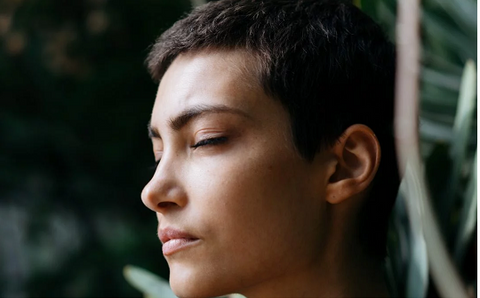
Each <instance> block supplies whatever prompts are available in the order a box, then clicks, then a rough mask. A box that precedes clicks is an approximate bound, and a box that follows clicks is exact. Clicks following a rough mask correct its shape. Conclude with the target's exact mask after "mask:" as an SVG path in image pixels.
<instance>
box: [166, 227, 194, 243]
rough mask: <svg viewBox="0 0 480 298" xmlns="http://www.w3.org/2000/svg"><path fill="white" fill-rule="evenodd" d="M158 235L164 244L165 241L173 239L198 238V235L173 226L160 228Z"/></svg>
mask: <svg viewBox="0 0 480 298" xmlns="http://www.w3.org/2000/svg"><path fill="white" fill-rule="evenodd" d="M158 237H159V238H160V241H161V242H162V244H165V242H167V241H170V240H172V239H198V238H197V237H195V236H193V235H191V234H189V233H187V232H184V231H180V230H177V229H174V228H171V227H167V228H164V229H160V230H159V231H158Z"/></svg>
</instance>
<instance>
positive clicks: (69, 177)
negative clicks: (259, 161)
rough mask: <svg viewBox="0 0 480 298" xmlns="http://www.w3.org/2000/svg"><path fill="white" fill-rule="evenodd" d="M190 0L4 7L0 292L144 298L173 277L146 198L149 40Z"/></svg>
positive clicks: (10, 2) (78, 0) (10, 0)
mask: <svg viewBox="0 0 480 298" xmlns="http://www.w3.org/2000/svg"><path fill="white" fill-rule="evenodd" d="M189 9H190V2H189V1H179V0H171V1H161V0H135V1H131V0H123V1H122V0H115V1H107V0H69V1H63V0H25V1H21V0H2V1H0V296H1V297H22V296H38V297H46V296H59V297H86V296H97V297H98V296H110V297H121V296H141V294H140V293H139V292H138V291H136V290H134V289H133V288H132V287H131V286H130V285H128V284H127V282H126V281H125V279H124V278H123V275H122V269H123V267H124V266H125V265H127V264H135V265H138V266H141V267H144V268H147V269H149V270H152V271H154V272H157V273H160V274H161V275H163V276H168V271H167V270H168V267H167V266H166V262H165V261H164V259H163V255H162V252H161V245H160V242H159V241H158V238H157V237H156V218H155V216H154V214H153V212H151V211H150V210H148V209H147V208H145V206H144V205H143V204H142V202H141V200H140V192H141V190H142V188H143V186H144V185H145V183H146V182H147V181H148V180H149V178H150V177H151V174H152V173H153V170H152V169H151V166H153V155H152V153H151V143H150V140H149V139H148V135H147V130H146V127H147V122H148V120H149V118H150V111H151V108H152V105H153V100H154V97H155V93H156V85H155V84H154V83H153V82H152V80H151V79H150V77H149V75H148V74H147V71H146V68H145V67H144V63H143V61H144V59H145V56H146V54H147V52H148V47H149V45H150V44H151V43H152V42H153V41H154V40H155V38H156V37H157V36H158V35H159V34H160V33H161V32H162V30H164V29H166V28H168V27H169V26H171V24H173V22H174V21H176V20H177V19H178V18H179V17H180V16H181V15H182V13H184V12H185V11H187V10H189Z"/></svg>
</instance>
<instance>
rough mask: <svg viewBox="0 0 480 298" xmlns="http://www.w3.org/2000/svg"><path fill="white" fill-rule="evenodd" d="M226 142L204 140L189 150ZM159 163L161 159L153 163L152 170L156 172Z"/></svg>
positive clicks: (216, 139) (218, 139) (214, 139)
mask: <svg viewBox="0 0 480 298" xmlns="http://www.w3.org/2000/svg"><path fill="white" fill-rule="evenodd" d="M226 141H227V137H218V138H210V139H204V140H201V141H199V142H198V143H196V144H195V145H193V146H191V148H193V149H197V148H198V147H202V146H210V145H219V144H222V143H225V142H226ZM160 161H161V159H159V160H157V161H155V163H154V165H153V166H152V170H156V168H157V167H158V164H159V163H160Z"/></svg>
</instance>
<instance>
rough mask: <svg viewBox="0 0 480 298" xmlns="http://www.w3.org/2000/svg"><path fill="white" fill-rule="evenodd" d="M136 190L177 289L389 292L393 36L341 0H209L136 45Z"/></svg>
mask: <svg viewBox="0 0 480 298" xmlns="http://www.w3.org/2000/svg"><path fill="white" fill-rule="evenodd" d="M147 62H148V66H149V69H150V72H151V74H152V77H153V78H154V79H156V80H158V81H159V82H160V84H159V88H158V92H157V96H156V99H155V104H154V107H153V112H152V116H151V120H150V124H149V134H150V137H151V139H152V143H153V151H154V155H155V160H156V163H157V168H156V172H155V174H154V176H153V178H152V180H151V181H150V182H149V183H148V184H147V185H146V187H145V189H144V190H143V192H142V200H143V202H144V203H145V205H146V206H147V207H149V208H150V209H152V210H153V211H155V212H156V214H157V218H158V222H159V225H158V236H159V238H160V241H161V242H162V243H163V254H164V256H165V258H166V259H167V262H168V264H169V267H170V284H171V287H172V289H173V291H174V292H175V294H176V295H177V296H180V297H209V296H218V295H224V294H228V293H233V292H236V293H241V294H243V295H245V296H248V297H321V296H326V297H333V296H388V291H387V287H386V283H385V281H384V277H383V257H384V252H385V234H386V226H387V219H388V215H389V213H390V209H391V206H392V204H393V200H394V198H395V193H396V188H397V186H398V176H397V170H396V162H395V154H394V149H393V137H392V132H391V126H392V118H393V81H394V49H393V46H392V45H391V43H389V42H388V41H387V39H386V38H385V37H384V35H383V33H382V31H381V30H380V28H379V27H378V26H377V25H376V24H374V23H373V21H372V20H370V19H369V18H368V17H367V16H365V15H364V14H363V13H362V12H361V11H359V10H358V9H356V8H355V7H354V6H353V5H351V4H348V3H344V2H340V1H318V0H316V1H273V0H272V1H254V0H240V1H234V0H227V1H217V2H211V3H208V4H207V5H204V6H202V7H200V8H198V9H196V10H194V11H193V12H192V13H191V14H190V15H188V16H187V17H185V18H184V19H182V20H180V21H178V22H177V23H176V24H175V25H174V26H173V27H172V28H170V29H169V30H167V31H166V32H165V33H164V34H162V36H160V38H159V39H158V40H157V41H156V43H155V44H154V46H153V47H152V50H151V52H150V55H149V58H148V60H147Z"/></svg>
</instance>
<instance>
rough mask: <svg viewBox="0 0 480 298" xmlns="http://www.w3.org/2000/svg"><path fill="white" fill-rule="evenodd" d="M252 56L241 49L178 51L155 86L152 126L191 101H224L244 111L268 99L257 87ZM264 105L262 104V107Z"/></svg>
mask: <svg viewBox="0 0 480 298" xmlns="http://www.w3.org/2000/svg"><path fill="white" fill-rule="evenodd" d="M256 61H257V59H255V58H254V57H253V56H252V55H251V54H249V53H246V52H244V51H235V50H232V51H203V52H199V53H187V54H182V55H179V56H178V57H177V58H176V59H175V60H174V61H173V62H172V64H171V65H170V67H169V68H168V70H167V71H166V72H165V74H164V76H163V78H162V80H161V82H160V85H159V87H158V92H157V96H156V99H155V105H154V108H153V113H152V126H154V125H157V124H158V125H161V123H155V122H158V121H161V120H162V119H163V120H165V119H166V118H167V119H168V118H170V117H172V116H174V115H175V114H178V113H180V112H181V111H182V110H184V109H186V108H188V107H191V106H195V105H205V104H207V105H227V106H230V107H233V108H239V109H242V110H244V111H246V112H249V111H251V112H253V110H254V109H255V110H258V109H261V108H262V106H263V105H262V103H263V102H262V101H265V100H268V101H272V100H271V99H270V98H269V97H268V96H267V95H266V94H265V93H264V91H263V89H262V88H261V87H260V84H259V83H258V82H259V80H258V77H257V75H256V73H257V72H256V71H255V69H257V64H256ZM265 108H266V107H265Z"/></svg>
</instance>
